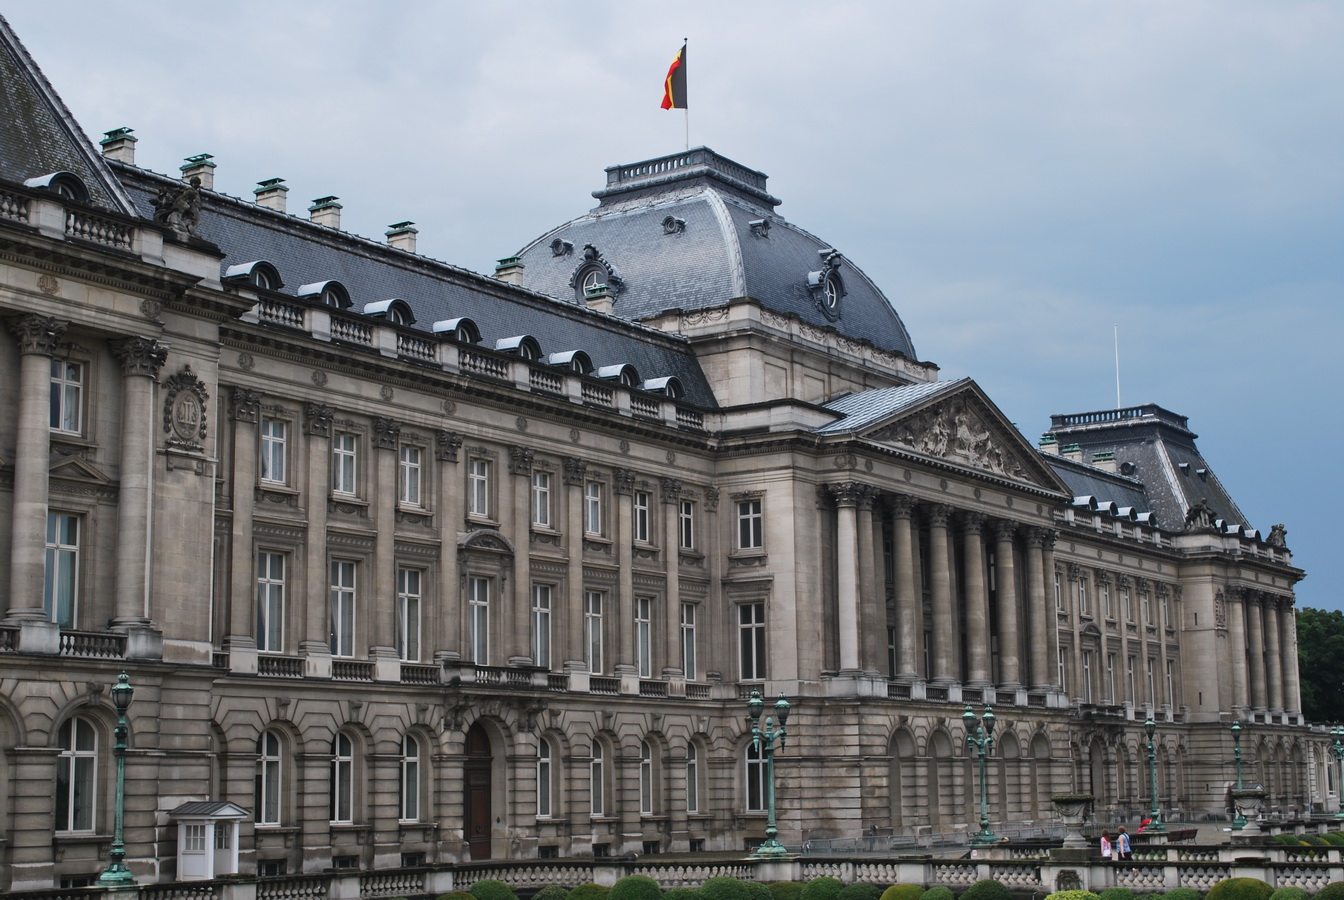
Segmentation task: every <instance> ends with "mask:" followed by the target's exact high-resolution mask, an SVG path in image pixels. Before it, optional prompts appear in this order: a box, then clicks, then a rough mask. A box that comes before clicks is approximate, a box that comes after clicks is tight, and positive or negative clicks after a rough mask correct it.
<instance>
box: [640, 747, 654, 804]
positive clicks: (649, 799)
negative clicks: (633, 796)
mask: <svg viewBox="0 0 1344 900" xmlns="http://www.w3.org/2000/svg"><path fill="white" fill-rule="evenodd" d="M653 793H654V792H653V748H651V747H650V746H649V742H648V741H640V742H639V811H640V812H641V813H642V814H644V815H646V816H647V815H653V811H654V802H653V800H654V798H653Z"/></svg>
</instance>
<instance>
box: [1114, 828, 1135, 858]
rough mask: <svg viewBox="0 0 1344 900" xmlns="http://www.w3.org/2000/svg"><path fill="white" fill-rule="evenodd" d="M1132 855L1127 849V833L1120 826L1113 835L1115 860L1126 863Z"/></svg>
mask: <svg viewBox="0 0 1344 900" xmlns="http://www.w3.org/2000/svg"><path fill="white" fill-rule="evenodd" d="M1133 855H1134V854H1133V852H1132V851H1131V850H1130V848H1129V833H1128V832H1126V831H1125V826H1123V825H1121V826H1120V830H1119V831H1118V832H1117V833H1116V835H1115V858H1116V860H1117V861H1119V862H1126V861H1128V860H1129V859H1130V857H1132V856H1133Z"/></svg>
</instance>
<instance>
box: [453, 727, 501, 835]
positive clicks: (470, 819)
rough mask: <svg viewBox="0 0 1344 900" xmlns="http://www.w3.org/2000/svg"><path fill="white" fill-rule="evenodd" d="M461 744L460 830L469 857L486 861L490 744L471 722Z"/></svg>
mask: <svg viewBox="0 0 1344 900" xmlns="http://www.w3.org/2000/svg"><path fill="white" fill-rule="evenodd" d="M464 744H465V746H464V754H463V755H464V757H465V758H464V761H463V766H462V792H463V798H462V800H463V803H462V810H463V812H462V818H463V828H462V831H463V834H464V836H465V837H466V840H467V847H468V851H469V852H470V854H471V858H472V859H489V858H490V856H491V842H492V840H491V839H492V838H493V836H494V820H495V815H494V808H495V803H494V786H495V778H494V761H495V760H494V742H493V741H492V740H491V739H490V733H489V732H488V731H487V730H486V728H485V726H484V725H483V724H482V723H481V722H474V723H472V726H471V727H470V728H469V729H467V737H466V741H465V742H464ZM501 807H502V805H501Z"/></svg>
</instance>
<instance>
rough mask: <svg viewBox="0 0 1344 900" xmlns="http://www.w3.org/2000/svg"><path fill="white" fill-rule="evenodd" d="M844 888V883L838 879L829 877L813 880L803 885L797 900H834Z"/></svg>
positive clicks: (824, 876)
mask: <svg viewBox="0 0 1344 900" xmlns="http://www.w3.org/2000/svg"><path fill="white" fill-rule="evenodd" d="M844 886H845V883H844V882H843V881H841V880H840V879H839V878H832V877H830V876H829V875H823V876H821V877H820V878H813V879H812V880H811V881H809V882H808V883H807V884H805V885H803V892H802V893H801V894H800V895H799V900H835V895H836V894H838V893H840V890H841V889H842V888H843V887H844Z"/></svg>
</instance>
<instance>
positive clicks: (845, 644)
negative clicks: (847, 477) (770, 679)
mask: <svg viewBox="0 0 1344 900" xmlns="http://www.w3.org/2000/svg"><path fill="white" fill-rule="evenodd" d="M862 487H863V486H862V485H860V484H857V483H855V482H852V481H850V482H845V483H844V484H837V485H834V486H833V487H832V488H831V496H832V497H833V498H834V499H835V532H836V534H835V582H836V628H837V632H838V636H839V643H840V659H839V669H840V671H841V672H849V673H854V672H857V671H858V669H859V545H858V504H859V496H860V495H861V494H862Z"/></svg>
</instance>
